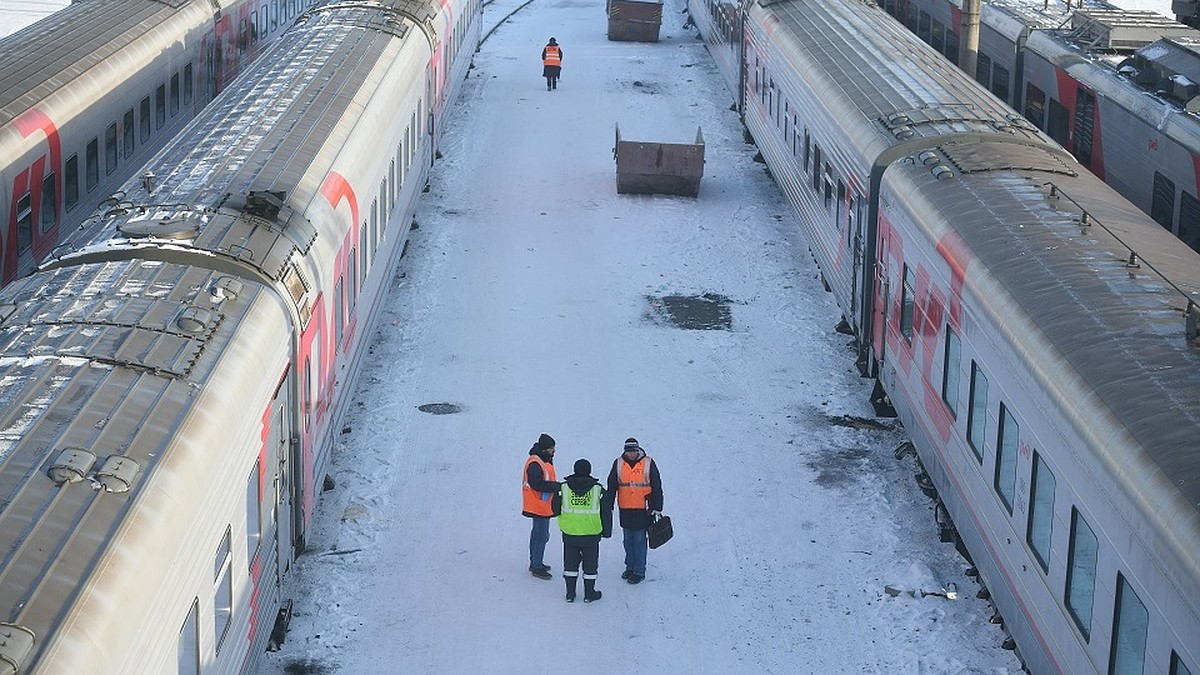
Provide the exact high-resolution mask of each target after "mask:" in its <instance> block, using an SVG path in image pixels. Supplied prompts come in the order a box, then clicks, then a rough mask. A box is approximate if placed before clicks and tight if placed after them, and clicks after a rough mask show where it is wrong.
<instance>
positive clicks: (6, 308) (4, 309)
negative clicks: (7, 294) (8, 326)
mask: <svg viewBox="0 0 1200 675" xmlns="http://www.w3.org/2000/svg"><path fill="white" fill-rule="evenodd" d="M16 311H17V306H16V305H14V304H12V303H11V302H6V303H4V304H3V305H0V323H4V322H5V321H7V320H8V317H10V316H12V315H13V314H15V313H16Z"/></svg>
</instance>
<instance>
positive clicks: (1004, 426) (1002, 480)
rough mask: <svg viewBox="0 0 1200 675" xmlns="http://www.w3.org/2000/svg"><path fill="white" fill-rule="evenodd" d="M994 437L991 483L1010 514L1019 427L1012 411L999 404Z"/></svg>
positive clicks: (1013, 496) (1014, 482)
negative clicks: (993, 472)
mask: <svg viewBox="0 0 1200 675" xmlns="http://www.w3.org/2000/svg"><path fill="white" fill-rule="evenodd" d="M998 434H999V436H998V437H997V438H996V477H995V480H994V481H993V485H994V486H995V488H996V494H998V495H1000V501H1002V502H1004V507H1005V508H1007V509H1008V513H1009V514H1010V515H1011V514H1012V511H1013V500H1014V498H1015V497H1016V493H1017V451H1018V449H1019V448H1020V447H1021V446H1020V440H1021V427H1020V425H1019V424H1017V420H1016V419H1015V418H1014V417H1013V414H1012V412H1010V411H1009V409H1008V407H1007V406H1005V405H1004V404H1003V403H1001V404H1000V429H999V431H998Z"/></svg>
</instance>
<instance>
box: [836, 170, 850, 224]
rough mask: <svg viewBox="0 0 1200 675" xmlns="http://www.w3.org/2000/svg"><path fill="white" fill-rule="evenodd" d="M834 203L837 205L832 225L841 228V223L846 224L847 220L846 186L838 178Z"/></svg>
mask: <svg viewBox="0 0 1200 675" xmlns="http://www.w3.org/2000/svg"><path fill="white" fill-rule="evenodd" d="M834 203H835V204H836V205H837V213H836V215H835V220H834V224H835V225H837V227H838V228H841V226H842V223H848V222H849V219H848V218H847V217H846V211H847V209H846V184H845V183H843V182H842V181H841V179H840V178H839V179H838V182H837V201H836V202H834ZM847 229H848V228H847Z"/></svg>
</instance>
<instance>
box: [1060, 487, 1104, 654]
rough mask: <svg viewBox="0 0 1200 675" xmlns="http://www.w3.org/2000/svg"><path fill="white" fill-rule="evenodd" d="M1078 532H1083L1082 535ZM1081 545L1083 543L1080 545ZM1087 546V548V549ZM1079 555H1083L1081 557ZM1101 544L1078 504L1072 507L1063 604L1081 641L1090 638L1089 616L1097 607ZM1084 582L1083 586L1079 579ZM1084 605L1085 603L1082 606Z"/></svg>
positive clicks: (1087, 640) (1089, 639)
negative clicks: (1097, 581) (1097, 577)
mask: <svg viewBox="0 0 1200 675" xmlns="http://www.w3.org/2000/svg"><path fill="white" fill-rule="evenodd" d="M1081 535H1085V536H1082V537H1081ZM1081 544H1082V545H1085V546H1083V547H1081ZM1088 547H1090V550H1089V548H1088ZM1081 558H1083V559H1082V560H1081ZM1099 558H1100V545H1099V542H1098V541H1097V539H1096V533H1095V532H1094V531H1093V530H1092V526H1091V525H1089V524H1088V522H1087V519H1086V518H1084V517H1083V514H1082V513H1081V512H1080V511H1079V509H1078V508H1077V507H1074V506H1072V507H1071V533H1070V542H1069V543H1068V545H1067V577H1066V581H1065V582H1064V584H1063V604H1064V605H1065V606H1066V608H1067V613H1068V614H1070V615H1071V619H1072V620H1073V621H1074V622H1075V627H1076V628H1078V629H1079V634H1080V635H1082V636H1083V640H1084V642H1090V641H1091V639H1092V617H1093V615H1094V613H1095V608H1096V570H1097V566H1098V563H1099ZM1081 578H1082V579H1083V580H1084V581H1086V586H1085V585H1084V584H1083V583H1082V582H1080V583H1077V582H1078V581H1079V579H1081ZM1085 604H1086V606H1084V605H1085Z"/></svg>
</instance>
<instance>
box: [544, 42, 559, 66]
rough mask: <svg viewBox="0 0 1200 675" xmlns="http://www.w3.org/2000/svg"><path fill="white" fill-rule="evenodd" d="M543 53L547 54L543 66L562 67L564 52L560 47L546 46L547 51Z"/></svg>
mask: <svg viewBox="0 0 1200 675" xmlns="http://www.w3.org/2000/svg"><path fill="white" fill-rule="evenodd" d="M543 51H544V53H545V54H546V56H545V57H543V58H542V65H543V66H561V65H562V50H561V49H559V48H558V45H546V49H545V50H543Z"/></svg>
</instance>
